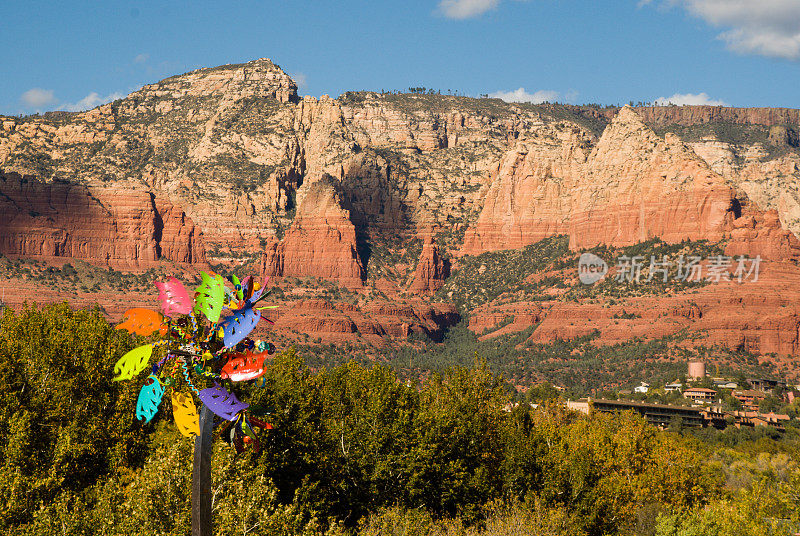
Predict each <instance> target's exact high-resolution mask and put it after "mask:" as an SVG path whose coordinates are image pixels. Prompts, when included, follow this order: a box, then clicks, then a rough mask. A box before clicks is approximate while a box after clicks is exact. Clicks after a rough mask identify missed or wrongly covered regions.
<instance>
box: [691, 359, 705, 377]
mask: <svg viewBox="0 0 800 536" xmlns="http://www.w3.org/2000/svg"><path fill="white" fill-rule="evenodd" d="M705 377H706V364H705V363H703V362H702V361H690V362H689V379H690V380H701V379H703V378H705Z"/></svg>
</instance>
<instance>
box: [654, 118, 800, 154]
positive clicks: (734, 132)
mask: <svg viewBox="0 0 800 536" xmlns="http://www.w3.org/2000/svg"><path fill="white" fill-rule="evenodd" d="M793 127H794V125H792V126H790V127H788V128H793ZM654 130H655V132H656V134H658V135H659V136H662V137H663V136H664V135H665V134H666V133H667V132H672V133H674V134H676V135H677V136H678V137H679V138H681V139H682V140H684V141H687V142H698V141H702V140H703V139H704V138H709V137H712V138H715V139H717V140H719V141H721V142H724V143H730V144H732V145H741V146H745V147H748V146H752V145H755V144H761V146H762V147H763V148H764V150H765V151H766V153H767V154H766V155H765V156H764V157H763V159H762V160H763V161H765V162H766V161H769V160H773V159H775V158H778V157H780V156H783V155H785V154H789V153H794V154H798V153H800V150H798V149H797V148H796V147H791V146H789V145H775V144H774V143H772V142H771V141H770V139H769V127H766V126H763V125H756V124H744V123H731V122H727V121H711V122H708V123H700V124H697V125H691V126H684V125H667V126H661V127H656V128H655V129H654ZM734 156H736V158H737V160H738V162H739V164H742V163H744V159H745V156H744V154H738V153H737V152H734Z"/></svg>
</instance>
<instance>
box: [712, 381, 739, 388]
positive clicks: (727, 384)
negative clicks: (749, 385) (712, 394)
mask: <svg viewBox="0 0 800 536" xmlns="http://www.w3.org/2000/svg"><path fill="white" fill-rule="evenodd" d="M714 387H716V388H717V389H738V388H739V384H738V383H736V382H729V381H720V382H714Z"/></svg>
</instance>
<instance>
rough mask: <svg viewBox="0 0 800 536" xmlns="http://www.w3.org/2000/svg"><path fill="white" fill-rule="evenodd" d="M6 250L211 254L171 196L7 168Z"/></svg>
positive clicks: (111, 257)
mask: <svg viewBox="0 0 800 536" xmlns="http://www.w3.org/2000/svg"><path fill="white" fill-rule="evenodd" d="M0 194H2V197H0V207H1V208H2V210H0V253H3V254H5V255H17V256H24V257H34V258H42V259H46V260H56V259H68V258H77V259H83V260H87V261H91V262H95V263H98V264H103V265H108V266H112V267H114V268H124V269H138V268H147V267H150V266H153V265H154V264H155V263H156V262H157V261H158V260H159V259H166V260H171V261H175V262H179V263H202V262H205V248H204V246H203V240H202V233H201V232H200V231H199V229H197V228H196V227H195V226H194V224H193V223H192V221H191V220H190V219H189V218H187V217H186V215H185V214H184V213H183V211H181V210H180V209H178V208H176V207H175V206H173V205H172V204H170V203H169V202H168V201H166V200H157V199H154V198H153V197H152V196H151V195H150V194H147V193H143V192H137V191H135V190H127V191H126V190H120V189H119V188H113V189H110V188H104V187H97V188H93V189H91V190H90V189H88V188H86V187H84V186H82V185H76V184H70V183H60V182H53V183H49V184H45V183H42V182H40V181H38V180H37V179H36V178H34V177H24V176H20V175H18V174H15V173H9V174H2V175H0Z"/></svg>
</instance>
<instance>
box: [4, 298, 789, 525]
mask: <svg viewBox="0 0 800 536" xmlns="http://www.w3.org/2000/svg"><path fill="white" fill-rule="evenodd" d="M138 344H141V341H140V340H138V338H134V337H131V336H129V335H127V334H125V333H123V332H119V331H116V330H114V329H113V327H112V326H110V325H109V324H108V323H106V322H105V320H103V318H102V316H101V315H100V313H99V312H98V311H97V310H94V311H72V310H70V309H69V308H68V307H67V306H66V305H56V306H49V307H46V308H44V309H42V310H36V309H25V310H23V311H21V312H20V313H19V314H15V313H13V312H11V311H10V310H6V311H5V313H4V315H3V317H2V322H1V323H0V367H2V370H3V371H4V374H5V376H4V380H5V381H4V382H3V384H2V385H1V386H0V397H2V400H3V404H0V412H2V419H0V423H2V425H0V453H2V457H0V491H2V493H0V501H2V509H0V531H2V532H3V533H5V534H19V535H39V534H56V533H57V534H82V535H95V534H97V535H100V534H102V535H135V534H141V535H144V534H172V535H183V534H188V532H189V520H190V516H189V503H190V481H191V444H192V443H191V442H190V441H189V440H186V439H185V438H183V437H181V436H180V435H179V434H178V432H177V430H176V429H175V428H174V425H173V424H172V423H171V419H170V411H169V407H168V404H165V405H162V411H161V412H160V413H159V414H158V416H157V417H156V419H154V421H153V422H151V423H150V424H146V425H145V424H142V423H140V422H138V421H135V419H134V405H135V401H136V396H137V391H138V388H139V384H137V383H136V382H122V383H114V382H111V381H110V378H111V376H112V374H111V368H112V367H113V363H114V361H115V360H116V359H117V358H118V357H119V356H120V355H121V354H122V353H123V352H125V351H127V350H128V349H130V348H131V347H133V346H135V345H138ZM264 380H265V381H264V386H263V387H260V388H259V387H254V386H250V387H247V389H248V390H249V391H250V392H249V393H248V398H250V399H252V401H253V408H254V410H255V411H256V412H267V413H268V414H269V420H270V421H271V422H272V424H273V425H274V426H275V428H274V429H273V430H271V431H269V432H265V433H264V434H262V438H263V450H262V452H261V453H260V454H258V455H249V456H242V457H235V456H234V455H233V453H232V450H231V449H229V448H227V447H226V446H224V444H222V443H221V442H217V443H216V447H215V452H214V457H213V461H214V467H213V471H212V472H213V490H214V494H215V499H214V501H215V502H214V505H215V506H214V510H215V532H216V533H217V534H224V535H228V534H231V535H232V534H270V535H272V534H287V535H288V534H321V533H327V534H331V535H333V534H351V535H356V534H363V535H377V534H397V535H400V534H420V535H428V534H430V535H434V534H437V535H438V534H441V535H444V534H449V535H461V534H463V535H467V534H469V535H479V534H485V535H487V536H488V535H509V536H510V535H512V534H532V535H543V534H549V535H565V536H566V535H570V536H572V535H577V536H580V535H585V536H595V535H597V536H600V535H652V534H657V535H659V536H667V535H673V534H722V535H736V534H783V533H786V532H780V530H784V531H785V530H787V529H788V528H791V529H792V530H796V529H797V528H798V526H800V525H798V523H800V512H798V508H797V502H796V496H797V491H798V489H800V470H799V469H798V465H797V458H796V457H797V452H798V450H797V446H798V441H799V440H800V433H798V430H797V429H796V428H790V429H789V430H788V431H787V432H786V434H784V435H783V436H775V435H772V432H770V430H769V429H766V430H764V431H759V432H752V433H750V432H745V431H731V432H727V431H726V432H724V433H723V432H714V431H703V433H702V434H699V435H697V437H692V436H688V435H687V436H682V435H679V434H676V433H670V432H659V431H657V430H656V429H655V428H653V427H651V426H649V425H647V424H646V423H645V422H644V421H643V420H642V419H641V418H639V417H637V416H635V415H633V414H630V413H628V414H621V415H608V414H598V415H594V416H592V417H591V418H587V417H584V416H580V415H577V414H574V413H571V412H568V411H566V410H564V409H562V407H561V405H560V404H559V403H558V401H557V399H556V398H555V397H556V396H557V395H556V394H555V393H554V392H553V389H552V388H550V389H548V388H547V387H546V386H545V387H542V388H541V389H538V390H537V391H536V392H535V393H536V394H535V396H536V397H537V400H544V401H546V402H545V403H544V405H543V406H542V407H540V408H539V409H536V410H535V409H533V408H532V407H531V406H530V405H528V404H525V403H522V404H518V405H516V406H514V405H510V403H511V402H512V399H511V397H510V396H509V394H508V392H507V389H506V387H505V386H504V382H503V380H502V378H501V377H499V376H497V375H495V374H493V373H492V372H491V371H490V370H489V368H488V367H487V365H486V363H485V362H482V361H477V362H475V363H474V364H473V366H471V367H470V368H466V367H455V368H449V369H447V370H445V371H443V372H442V373H433V374H431V375H429V376H428V377H427V378H426V379H425V380H424V381H422V382H420V383H416V382H406V381H400V378H399V377H398V376H397V375H396V374H395V373H394V372H393V371H392V370H391V369H390V368H388V367H385V366H382V365H370V366H367V367H365V366H363V365H359V364H357V363H353V362H351V363H347V364H344V365H340V366H336V367H333V368H331V369H329V370H323V371H320V372H316V373H315V372H313V371H311V370H310V369H309V368H308V367H307V366H306V365H305V364H304V362H303V360H302V359H301V358H300V357H298V356H297V355H296V353H295V351H294V350H293V349H289V350H287V351H284V352H283V353H281V354H278V355H277V356H276V357H275V359H274V360H273V362H272V363H271V364H269V365H268V367H267V368H266V371H265V374H264ZM532 396H533V395H532ZM547 401H549V402H547ZM770 527H772V528H770Z"/></svg>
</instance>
